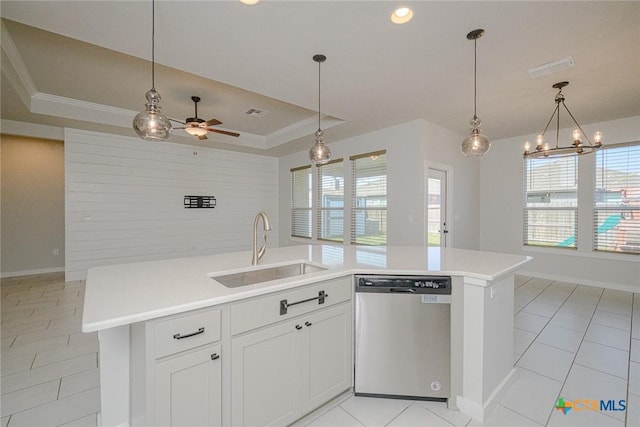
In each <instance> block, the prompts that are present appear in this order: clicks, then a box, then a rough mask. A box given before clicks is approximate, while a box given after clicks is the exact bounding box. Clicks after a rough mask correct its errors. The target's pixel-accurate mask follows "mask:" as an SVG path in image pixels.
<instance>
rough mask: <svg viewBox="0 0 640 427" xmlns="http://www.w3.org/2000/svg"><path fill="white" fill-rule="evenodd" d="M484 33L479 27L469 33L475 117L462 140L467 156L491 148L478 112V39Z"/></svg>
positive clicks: (479, 153)
mask: <svg viewBox="0 0 640 427" xmlns="http://www.w3.org/2000/svg"><path fill="white" fill-rule="evenodd" d="M483 34H484V30H482V29H478V30H473V31H471V32H470V33H469V34H467V39H468V40H473V117H472V118H471V121H470V122H469V124H470V125H471V129H470V132H469V136H468V137H466V138H465V140H464V141H462V154H464V155H465V156H482V155H484V154H485V153H486V152H487V151H489V148H491V142H489V138H487V137H486V135H483V134H481V133H480V125H481V124H482V122H481V121H480V118H478V115H477V114H476V104H477V83H478V82H477V81H478V72H477V68H478V67H477V63H478V52H477V47H476V45H477V40H478V39H479V38H480V37H482V35H483Z"/></svg>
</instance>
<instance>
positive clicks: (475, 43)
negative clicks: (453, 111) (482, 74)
mask: <svg viewBox="0 0 640 427" xmlns="http://www.w3.org/2000/svg"><path fill="white" fill-rule="evenodd" d="M477 87H478V38H477V37H476V38H475V39H473V118H474V119H475V118H477V117H478V115H477V114H476V110H477V108H476V106H477V98H478V96H477V91H478V89H477Z"/></svg>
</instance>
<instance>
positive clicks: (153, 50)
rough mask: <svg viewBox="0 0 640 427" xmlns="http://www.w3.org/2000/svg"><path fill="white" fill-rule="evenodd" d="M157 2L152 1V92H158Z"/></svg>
mask: <svg viewBox="0 0 640 427" xmlns="http://www.w3.org/2000/svg"><path fill="white" fill-rule="evenodd" d="M155 39H156V1H155V0H151V90H153V91H155V90H156V44H155Z"/></svg>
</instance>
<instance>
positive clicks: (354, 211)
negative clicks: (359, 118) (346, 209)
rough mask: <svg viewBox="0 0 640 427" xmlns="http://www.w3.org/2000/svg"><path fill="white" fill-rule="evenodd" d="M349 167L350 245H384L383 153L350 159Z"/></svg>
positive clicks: (384, 182)
mask: <svg viewBox="0 0 640 427" xmlns="http://www.w3.org/2000/svg"><path fill="white" fill-rule="evenodd" d="M350 160H351V163H352V176H353V181H352V186H353V187H352V190H353V192H352V193H353V194H352V198H351V243H356V244H365V245H386V244H387V160H386V151H378V152H375V153H368V154H362V155H358V156H352V157H350Z"/></svg>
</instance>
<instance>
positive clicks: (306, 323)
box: [304, 322, 313, 326]
mask: <svg viewBox="0 0 640 427" xmlns="http://www.w3.org/2000/svg"><path fill="white" fill-rule="evenodd" d="M304 325H305V326H311V325H313V323H311V322H304Z"/></svg>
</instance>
